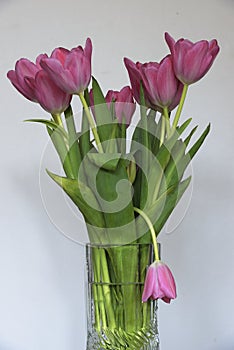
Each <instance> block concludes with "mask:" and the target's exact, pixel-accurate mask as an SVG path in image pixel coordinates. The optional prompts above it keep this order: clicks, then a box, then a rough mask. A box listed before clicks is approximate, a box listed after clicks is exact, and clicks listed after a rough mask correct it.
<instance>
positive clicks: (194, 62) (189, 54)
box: [165, 33, 219, 85]
mask: <svg viewBox="0 0 234 350" xmlns="http://www.w3.org/2000/svg"><path fill="white" fill-rule="evenodd" d="M165 39H166V42H167V44H168V46H169V49H170V51H171V54H172V60H173V67H174V71H175V75H176V76H177V78H178V79H179V80H180V81H181V82H182V83H183V84H186V85H190V84H193V83H195V82H196V81H198V80H199V79H201V78H202V77H203V76H204V75H205V74H206V73H207V72H208V70H209V69H210V67H211V66H212V63H213V62H214V59H215V58H216V56H217V54H218V52H219V46H218V44H217V41H216V40H215V39H213V40H211V41H207V40H201V41H198V42H196V43H192V42H191V41H189V40H187V39H179V40H178V41H177V42H175V40H174V39H173V38H172V37H171V36H170V35H169V34H168V33H165Z"/></svg>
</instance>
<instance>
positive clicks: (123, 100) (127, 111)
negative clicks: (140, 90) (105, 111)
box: [105, 86, 136, 126]
mask: <svg viewBox="0 0 234 350" xmlns="http://www.w3.org/2000/svg"><path fill="white" fill-rule="evenodd" d="M105 100H106V102H107V105H108V107H110V106H111V103H114V110H115V115H116V118H117V119H118V121H119V123H122V121H123V118H124V119H125V123H126V125H127V126H128V125H129V124H130V123H131V119H132V116H133V114H134V112H135V110H136V104H135V102H134V100H133V94H132V90H131V88H130V87H129V86H125V87H123V88H122V89H121V90H120V91H113V90H109V91H108V92H107V95H106V97H105Z"/></svg>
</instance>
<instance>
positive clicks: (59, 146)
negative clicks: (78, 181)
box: [46, 126, 74, 179]
mask: <svg viewBox="0 0 234 350" xmlns="http://www.w3.org/2000/svg"><path fill="white" fill-rule="evenodd" d="M46 128H47V131H48V134H49V136H50V138H51V141H52V143H53V145H54V147H55V149H56V151H57V154H58V156H59V159H60V161H61V163H62V166H63V169H64V172H65V174H66V175H67V177H69V178H72V179H73V178H74V174H73V168H72V166H71V160H70V156H69V151H68V148H67V145H66V143H65V142H64V139H63V137H62V136H61V134H60V133H58V132H57V131H56V130H52V129H51V128H49V127H48V126H47V127H46Z"/></svg>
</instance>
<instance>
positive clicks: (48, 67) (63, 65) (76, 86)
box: [41, 38, 92, 94]
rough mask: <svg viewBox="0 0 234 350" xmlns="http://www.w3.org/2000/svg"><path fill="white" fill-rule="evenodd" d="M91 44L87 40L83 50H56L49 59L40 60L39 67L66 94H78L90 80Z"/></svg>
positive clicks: (80, 48) (79, 47)
mask: <svg viewBox="0 0 234 350" xmlns="http://www.w3.org/2000/svg"><path fill="white" fill-rule="evenodd" d="M91 55H92V42H91V40H90V39H89V38H88V39H87V40H86V45H85V48H84V49H83V48H82V47H81V46H78V47H77V48H74V49H72V50H71V51H69V50H67V49H64V48H57V49H55V50H54V51H53V53H52V54H51V57H49V58H45V59H43V60H41V66H42V67H43V69H44V70H45V71H46V72H47V73H48V75H49V76H50V78H51V79H52V80H53V81H54V83H55V84H56V85H57V86H58V87H59V88H60V89H61V90H63V91H64V92H66V93H68V94H79V93H81V92H83V91H84V90H85V89H86V88H87V87H88V85H89V82H90V79H91Z"/></svg>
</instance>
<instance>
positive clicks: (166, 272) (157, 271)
mask: <svg viewBox="0 0 234 350" xmlns="http://www.w3.org/2000/svg"><path fill="white" fill-rule="evenodd" d="M149 298H151V299H153V300H156V299H162V300H163V301H165V303H170V301H171V299H175V298H176V285H175V280H174V277H173V275H172V273H171V271H170V269H169V267H168V266H167V265H165V264H164V263H163V262H162V261H155V262H154V263H153V264H151V265H150V266H149V268H148V270H147V274H146V279H145V286H144V291H143V294H142V302H146V301H147V300H148V299H149Z"/></svg>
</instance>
